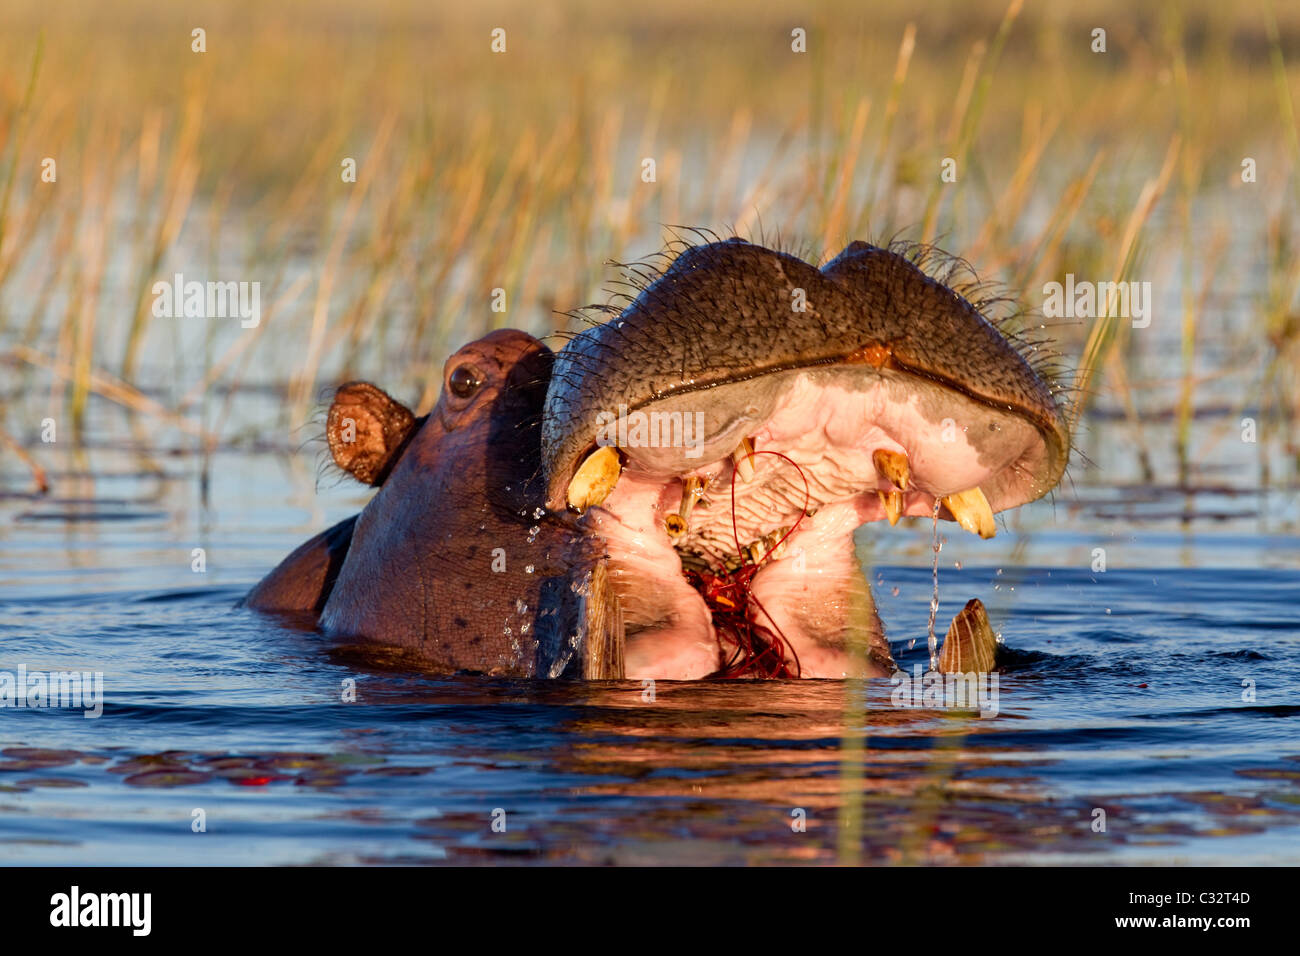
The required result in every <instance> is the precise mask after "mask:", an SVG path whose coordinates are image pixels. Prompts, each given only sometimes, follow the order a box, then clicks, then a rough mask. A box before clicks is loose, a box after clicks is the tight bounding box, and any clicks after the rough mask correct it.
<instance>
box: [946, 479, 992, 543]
mask: <svg viewBox="0 0 1300 956" xmlns="http://www.w3.org/2000/svg"><path fill="white" fill-rule="evenodd" d="M943 503H944V505H946V506H947V508H948V510H949V511H950V512H952V516H953V517H954V518H956V519H957V523H958V524H959V525H961V526H962V527H963V528H965V529H966V530H967V531H969V532H970V533H971V534H977V535H979V536H980V537H981V538H991V537H993V536H994V535H995V534H997V531H998V528H997V525H996V524H994V523H993V509H992V508H990V507H989V500H988V499H987V498H985V497H984V492H982V491H980V490H979V487H978V486H976V487H974V488H970V489H968V490H966V491H959V492H957V493H956V494H952V495H945V496H944V498H943Z"/></svg>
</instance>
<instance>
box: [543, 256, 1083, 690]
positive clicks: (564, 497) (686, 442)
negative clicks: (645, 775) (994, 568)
mask: <svg viewBox="0 0 1300 956" xmlns="http://www.w3.org/2000/svg"><path fill="white" fill-rule="evenodd" d="M921 258H923V257H922V256H917V255H908V254H905V253H904V252H901V251H899V250H898V249H882V248H878V247H875V246H871V245H868V244H866V243H862V242H855V243H853V244H852V245H850V246H849V247H848V248H846V249H845V250H844V251H843V252H842V253H840V255H838V256H837V257H836V258H835V259H833V260H832V261H831V262H829V263H827V264H826V265H825V266H824V267H823V268H821V269H820V270H819V269H817V268H815V267H813V266H811V265H809V264H808V263H806V262H804V261H802V260H800V259H798V258H796V257H794V256H791V255H788V254H785V253H781V252H776V251H772V250H769V249H765V248H762V247H760V246H756V245H752V244H750V243H747V242H744V241H742V240H739V239H731V240H727V241H725V242H714V243H709V244H706V245H701V246H696V247H693V248H690V249H688V250H687V251H685V252H684V253H682V254H681V255H680V256H679V257H678V258H677V259H676V260H675V261H674V262H673V263H672V265H671V266H670V267H669V268H668V269H667V270H666V271H665V272H664V273H663V274H662V275H658V276H644V279H645V281H644V282H643V283H640V284H639V285H640V294H639V296H638V297H637V298H636V299H635V301H633V302H632V303H631V304H630V305H629V306H628V308H627V309H625V310H624V311H623V312H622V314H620V315H619V316H618V317H617V318H614V319H613V320H611V321H609V322H607V323H605V324H602V325H597V326H594V327H592V328H590V329H587V330H586V331H584V332H583V333H581V334H579V335H578V336H576V337H575V338H574V340H573V341H571V342H570V343H569V344H568V345H567V346H566V347H565V348H564V349H563V350H562V351H561V352H559V353H558V355H557V357H556V361H555V367H554V371H553V374H552V378H551V384H550V387H549V390H548V393H547V398H546V404H545V408H544V412H543V417H542V461H543V467H544V469H545V474H546V482H547V491H546V494H547V507H548V508H550V509H552V510H556V511H558V510H561V509H566V508H567V509H568V510H570V511H574V512H578V513H580V514H582V518H581V519H580V524H581V526H582V527H583V529H584V531H585V532H586V533H588V534H591V535H593V536H596V537H598V538H600V539H603V541H604V543H605V547H606V553H607V555H608V570H609V575H610V581H611V583H612V586H613V590H614V592H615V593H616V594H617V597H618V599H619V602H620V603H621V607H622V614H623V622H624V627H625V630H626V647H625V652H624V653H625V673H626V675H627V676H628V677H632V678H637V677H657V678H665V679H693V678H699V677H704V676H708V675H718V674H722V675H733V674H737V673H743V672H744V667H745V666H746V665H747V664H749V663H752V662H753V660H754V657H755V654H756V653H758V654H759V655H760V656H761V655H764V654H765V655H767V656H768V658H769V659H771V658H775V661H774V663H775V665H776V666H775V667H770V666H769V668H768V671H769V673H777V674H784V673H797V674H799V675H801V676H804V677H844V676H852V675H864V676H872V675H881V674H886V673H889V671H890V670H891V669H892V661H891V660H890V656H889V648H888V644H887V643H886V642H885V640H884V637H883V631H882V628H881V626H880V622H879V618H878V616H877V615H876V612H875V607H874V604H873V602H872V599H871V592H870V588H869V587H868V585H867V583H866V581H865V579H864V577H863V575H862V572H861V569H860V568H859V566H858V563H857V560H856V557H855V551H854V545H853V532H854V530H855V529H856V528H857V527H858V526H859V525H862V524H865V523H868V522H875V521H881V520H887V521H889V522H890V524H895V523H896V522H897V521H898V519H899V518H900V517H901V516H904V515H912V516H926V517H930V516H935V517H938V518H942V519H945V520H955V521H957V522H958V523H959V524H960V525H961V526H962V527H963V528H965V529H966V530H968V531H971V532H973V533H976V534H979V535H980V536H982V537H985V538H987V537H992V536H993V534H994V533H995V531H996V526H995V523H994V514H995V513H997V512H1000V511H1005V510H1007V509H1010V508H1015V507H1018V506H1019V505H1022V504H1025V503H1026V502H1029V501H1033V500H1035V499H1037V498H1039V497H1041V496H1042V495H1044V494H1046V493H1047V492H1048V491H1049V490H1051V489H1052V488H1053V487H1054V486H1055V485H1056V483H1057V482H1058V481H1059V479H1060V477H1061V475H1062V473H1063V471H1064V469H1065V465H1066V461H1067V458H1068V454H1069V434H1068V430H1067V427H1066V424H1065V420H1064V416H1063V414H1062V411H1061V408H1060V407H1059V406H1058V404H1057V401H1056V399H1055V397H1054V394H1053V388H1052V386H1051V385H1049V384H1048V382H1047V381H1046V380H1045V378H1044V377H1042V376H1040V374H1038V373H1037V372H1036V371H1035V369H1034V367H1033V365H1032V364H1031V363H1030V361H1028V360H1027V358H1026V357H1025V356H1024V355H1022V354H1021V352H1020V351H1018V350H1017V348H1016V346H1015V345H1013V343H1012V341H1011V340H1009V339H1008V338H1007V337H1006V336H1004V335H1003V334H1002V333H1001V332H1000V331H999V330H998V329H997V328H996V327H995V325H994V324H993V323H992V322H990V321H989V320H988V319H987V318H986V317H985V316H984V315H982V314H981V308H980V307H979V306H977V305H976V304H973V303H972V302H971V301H969V300H968V299H967V298H965V297H963V296H962V295H961V294H959V293H958V292H957V291H954V289H952V288H949V286H948V285H946V284H945V283H944V282H942V281H939V280H937V279H934V278H931V277H930V276H928V275H927V274H926V273H925V272H924V271H923V269H922V268H921V267H920V265H918V260H920V259H921ZM739 605H743V606H739ZM738 622H739V624H740V626H738ZM745 622H749V623H750V624H751V625H752V626H753V627H755V628H757V629H758V631H759V632H761V633H762V634H763V635H766V637H767V643H763V642H760V643H762V646H761V647H760V648H758V649H757V650H756V648H755V647H754V646H752V645H749V644H747V643H746V641H747V636H746V635H747V634H749V633H750V630H751V629H747V628H746V627H744V626H743V625H744V623H745ZM751 636H752V635H751ZM773 639H774V640H773ZM769 663H773V661H771V660H769Z"/></svg>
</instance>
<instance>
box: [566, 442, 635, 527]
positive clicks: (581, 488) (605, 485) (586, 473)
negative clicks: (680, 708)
mask: <svg viewBox="0 0 1300 956" xmlns="http://www.w3.org/2000/svg"><path fill="white" fill-rule="evenodd" d="M622 471H623V465H622V463H621V462H620V461H619V457H618V449H617V448H615V447H614V446H613V445H603V446H601V447H600V448H597V449H596V450H595V451H594V452H592V453H591V454H590V455H588V456H587V460H586V461H584V462H583V463H582V465H581V466H579V468H578V472H577V474H575V475H574V476H573V480H572V481H570V482H569V492H568V502H569V507H570V508H573V509H574V510H575V511H578V512H579V513H581V512H583V511H586V510H587V509H588V508H593V507H595V506H596V505H599V504H602V503H604V501H605V499H606V498H608V497H609V493H610V492H611V491H613V490H614V486H615V485H616V484H618V476H619V475H620V474H622Z"/></svg>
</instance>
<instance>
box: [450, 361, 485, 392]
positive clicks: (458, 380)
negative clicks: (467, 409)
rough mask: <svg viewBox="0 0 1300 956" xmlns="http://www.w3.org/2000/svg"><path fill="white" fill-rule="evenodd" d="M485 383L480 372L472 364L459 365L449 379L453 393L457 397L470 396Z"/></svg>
mask: <svg viewBox="0 0 1300 956" xmlns="http://www.w3.org/2000/svg"><path fill="white" fill-rule="evenodd" d="M482 384H483V381H482V379H480V378H479V374H478V372H477V371H476V370H475V369H474V367H473V366H470V365H457V366H456V367H455V368H454V369H453V370H452V373H451V377H450V378H448V379H447V385H448V387H449V388H450V389H451V393H452V394H453V395H455V396H456V397H457V398H469V397H470V396H471V395H473V394H474V391H475V389H477V388H478V387H479V386H480V385H482Z"/></svg>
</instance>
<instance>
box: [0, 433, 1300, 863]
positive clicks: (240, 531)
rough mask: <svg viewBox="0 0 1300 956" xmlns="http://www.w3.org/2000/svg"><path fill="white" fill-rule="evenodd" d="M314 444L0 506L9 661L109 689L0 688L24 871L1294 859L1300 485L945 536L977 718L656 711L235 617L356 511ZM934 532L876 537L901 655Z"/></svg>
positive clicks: (921, 644) (4, 837) (5, 800)
mask: <svg viewBox="0 0 1300 956" xmlns="http://www.w3.org/2000/svg"><path fill="white" fill-rule="evenodd" d="M304 462H305V463H304ZM311 466H312V461H311V459H310V458H307V459H303V460H300V461H296V462H295V460H293V459H290V460H288V462H287V463H286V460H285V459H283V458H280V457H275V456H270V455H252V454H237V453H229V454H219V455H218V456H217V457H216V458H215V459H214V460H213V462H212V467H211V473H210V476H209V482H208V484H209V488H210V497H209V499H208V500H207V501H206V502H205V501H203V500H202V499H201V498H200V497H199V491H198V489H199V488H200V483H199V481H198V470H199V468H200V464H199V463H198V462H197V461H196V460H194V459H192V458H188V457H174V458H171V459H167V460H165V461H164V462H163V465H162V473H161V474H160V475H152V476H151V475H149V474H146V473H144V472H142V471H141V470H140V469H139V468H138V467H136V466H135V464H134V462H133V460H132V459H130V458H129V457H127V456H121V455H114V454H111V453H109V452H107V451H101V452H98V453H92V454H90V455H89V456H88V457H86V459H85V460H80V459H74V458H69V459H68V460H66V461H63V462H62V463H61V464H60V466H59V468H58V469H56V473H55V475H54V476H53V477H54V478H55V479H56V482H57V484H56V487H58V488H59V489H60V490H59V492H58V493H57V494H56V496H55V497H54V498H53V499H42V500H37V499H30V498H25V497H22V496H16V495H10V496H8V497H5V498H3V499H0V671H10V672H12V671H15V670H16V669H17V668H18V667H19V665H22V666H24V667H25V668H26V669H27V670H28V671H29V672H30V671H37V670H43V671H55V670H69V669H78V670H92V671H102V672H103V674H104V683H105V696H106V702H105V705H104V709H103V715H102V716H101V717H100V718H98V719H85V718H84V717H83V716H82V713H81V712H80V711H78V710H72V709H49V708H45V709H21V710H19V709H13V708H4V709H0V861H3V862H7V863H66V864H78V863H91V864H101V863H103V864H107V863H128V864H145V863H177V864H192V863H208V864H226V863H228V864H247V863H266V864H273V863H355V862H377V863H408V862H416V863H423V862H442V861H451V862H459V863H466V862H469V863H474V862H495V861H519V862H536V861H558V862H595V863H599V862H607V861H616V862H622V863H673V864H696V863H700V864H703V863H753V862H790V863H804V862H808V863H817V862H868V863H910V862H918V863H940V864H943V863H969V862H982V863H1019V862H1039V863H1043V862H1060V861H1072V862H1086V863H1098V864H1100V863H1107V862H1111V863H1117V862H1118V863H1167V862H1183V861H1198V862H1212V863H1229V862H1231V863H1298V862H1300V693H1298V691H1300V613H1298V612H1297V610H1296V597H1297V595H1298V594H1300V548H1298V547H1297V544H1300V541H1298V540H1297V537H1296V530H1295V529H1296V520H1295V517H1296V516H1295V496H1294V495H1290V496H1287V495H1280V496H1279V495H1273V496H1268V495H1262V496H1261V495H1249V496H1240V495H1223V494H1219V493H1213V494H1206V495H1201V496H1199V497H1197V498H1195V499H1194V500H1192V501H1188V500H1187V499H1185V498H1184V497H1183V496H1181V495H1177V496H1174V495H1171V494H1169V493H1162V492H1159V491H1154V492H1151V491H1149V492H1147V493H1145V494H1136V493H1134V492H1133V490H1132V489H1116V488H1102V487H1098V488H1090V487H1087V486H1083V487H1075V488H1072V489H1070V490H1069V491H1068V492H1065V491H1063V492H1062V493H1061V494H1058V496H1057V499H1056V501H1055V503H1052V502H1046V501H1045V502H1040V503H1038V504H1035V505H1033V506H1031V507H1030V508H1028V509H1024V511H1023V512H1022V513H1021V514H1018V515H1016V516H1013V517H1011V518H1009V519H1008V520H1007V521H1006V523H1005V526H1004V527H1003V528H1002V529H1001V531H1000V533H999V535H998V537H997V538H995V539H994V540H993V541H991V542H983V541H979V540H978V539H974V538H967V537H955V536H950V537H949V538H948V540H947V542H946V543H945V546H944V550H943V552H942V555H941V572H940V584H941V599H942V606H941V610H940V621H941V625H942V623H943V622H945V621H947V620H948V619H949V618H951V616H952V614H953V613H955V612H956V611H957V610H958V609H960V607H961V606H962V605H963V604H964V603H965V601H966V600H967V599H969V598H971V597H979V598H981V599H982V600H983V601H984V602H985V604H986V605H987V606H988V608H989V613H990V616H991V618H992V620H993V623H994V626H995V629H997V630H998V631H1000V632H1001V635H1002V638H1003V641H1004V644H1005V649H1004V653H1003V668H1002V671H1001V673H1000V674H999V685H998V695H999V696H998V709H997V710H998V712H997V715H996V716H994V717H990V718H981V717H979V716H977V715H975V714H974V713H973V712H971V711H969V710H933V709H931V710H926V709H907V708H901V707H898V706H895V705H894V704H893V703H892V702H891V699H890V695H891V691H892V690H893V688H892V687H891V685H890V684H889V682H888V681H872V682H866V683H842V682H822V681H816V682H788V683H776V682H770V683H748V682H746V683H688V684H673V683H667V682H660V683H659V684H658V685H657V686H656V687H655V688H654V699H653V700H649V699H647V695H646V690H645V689H644V688H643V687H642V686H641V685H640V684H639V683H635V684H634V683H627V684H615V685H573V684H571V685H564V684H531V685H530V684H527V683H524V682H508V681H489V680H484V679H445V678H442V679H440V678H433V677H427V676H421V675H413V674H409V673H404V672H400V671H393V670H386V669H384V668H383V666H382V664H381V663H379V662H375V661H359V660H357V659H354V658H348V657H341V656H339V655H337V654H333V653H331V651H330V649H329V647H328V645H327V644H326V642H325V641H324V640H323V639H322V638H320V637H319V636H317V635H316V634H314V633H312V632H310V631H306V630H301V629H295V628H293V627H291V626H288V625H285V624H280V623H276V622H273V621H270V620H268V619H266V618H263V617H261V616H258V615H256V614H254V613H252V612H249V611H245V610H242V609H236V608H235V607H234V605H235V603H236V601H237V600H238V598H239V597H240V596H241V595H242V593H243V592H244V591H245V590H246V588H247V587H248V586H249V585H251V584H252V583H253V582H254V581H255V580H256V579H257V578H258V577H259V576H260V574H262V573H264V572H265V571H266V570H267V569H269V568H270V567H271V566H272V565H273V564H274V563H275V562H276V561H277V560H278V559H279V557H281V556H283V554H284V553H286V552H287V551H288V550H289V549H290V548H291V547H292V546H293V545H295V544H296V543H298V542H299V541H301V540H302V539H303V538H304V537H306V536H307V535H309V534H311V533H313V532H314V531H316V530H319V529H321V528H323V527H325V526H326V525H327V524H328V523H330V522H331V521H333V520H337V519H338V518H340V517H342V516H344V515H346V514H349V513H351V512H353V511H355V510H356V509H357V508H358V507H359V506H360V504H361V503H363V501H364V496H363V495H361V494H360V493H359V492H357V491H356V490H354V488H352V487H351V486H339V487H332V486H329V487H324V488H322V489H320V491H319V492H318V490H317V488H316V487H315V482H314V470H313V468H312V467H311ZM10 477H11V480H9V481H8V482H7V485H8V486H9V487H13V486H15V485H16V484H19V477H18V476H17V474H16V473H15V474H13V475H11V476H10ZM1189 509H1190V510H1189ZM1187 515H1190V516H1191V517H1190V520H1186V521H1184V520H1182V518H1183V517H1185V516H1187ZM950 535H951V532H950ZM196 547H202V548H204V549H205V551H206V561H207V565H206V570H205V571H204V572H203V573H195V572H194V571H193V570H192V569H191V552H192V549H193V548H196ZM929 547H930V532H929V527H928V523H926V522H921V521H916V522H912V523H911V524H910V526H908V523H906V522H905V523H904V525H900V527H899V528H895V529H889V530H888V531H887V532H884V533H882V532H876V531H871V532H866V533H863V535H862V549H863V554H864V559H866V560H868V561H869V562H873V566H872V570H871V571H870V577H871V580H872V582H873V584H874V586H875V591H876V596H877V601H878V603H879V605H880V612H881V616H882V617H883V619H884V621H885V622H886V627H887V629H888V633H889V636H890V638H891V640H892V642H893V647H894V652H895V656H896V658H897V660H898V663H899V665H900V666H901V667H902V668H904V669H905V670H907V671H909V672H910V671H911V670H912V667H913V665H915V664H920V663H923V662H924V660H925V658H926V651H925V628H926V619H927V614H928V607H929V598H930V584H931V582H930V570H929V566H928V559H929ZM1096 548H1103V549H1105V556H1106V562H1107V568H1106V570H1105V571H1094V570H1093V565H1094V562H1095V549H1096ZM959 564H960V568H959V567H958V565H959ZM350 680H352V681H355V686H356V691H357V700H356V701H355V702H344V701H343V699H342V696H343V694H342V691H343V688H344V687H345V682H347V681H350ZM1243 682H1247V686H1243ZM1251 688H1253V694H1254V699H1253V700H1250V699H1248V698H1249V694H1248V693H1246V692H1247V691H1248V690H1250V689H1251ZM1244 694H1245V697H1243V695H1244ZM32 748H35V749H32ZM196 810H201V811H202V819H203V822H204V824H205V828H206V829H205V830H204V832H194V825H195V824H194V821H195V819H196V817H195V811H196ZM1098 810H1101V811H1104V820H1105V829H1104V831H1097V830H1094V825H1095V821H1097V820H1098V819H1099V816H1098V814H1097V811H1098ZM801 821H802V825H799V824H800V822H801ZM494 823H495V824H496V826H495V829H494ZM792 824H795V825H793V826H792Z"/></svg>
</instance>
